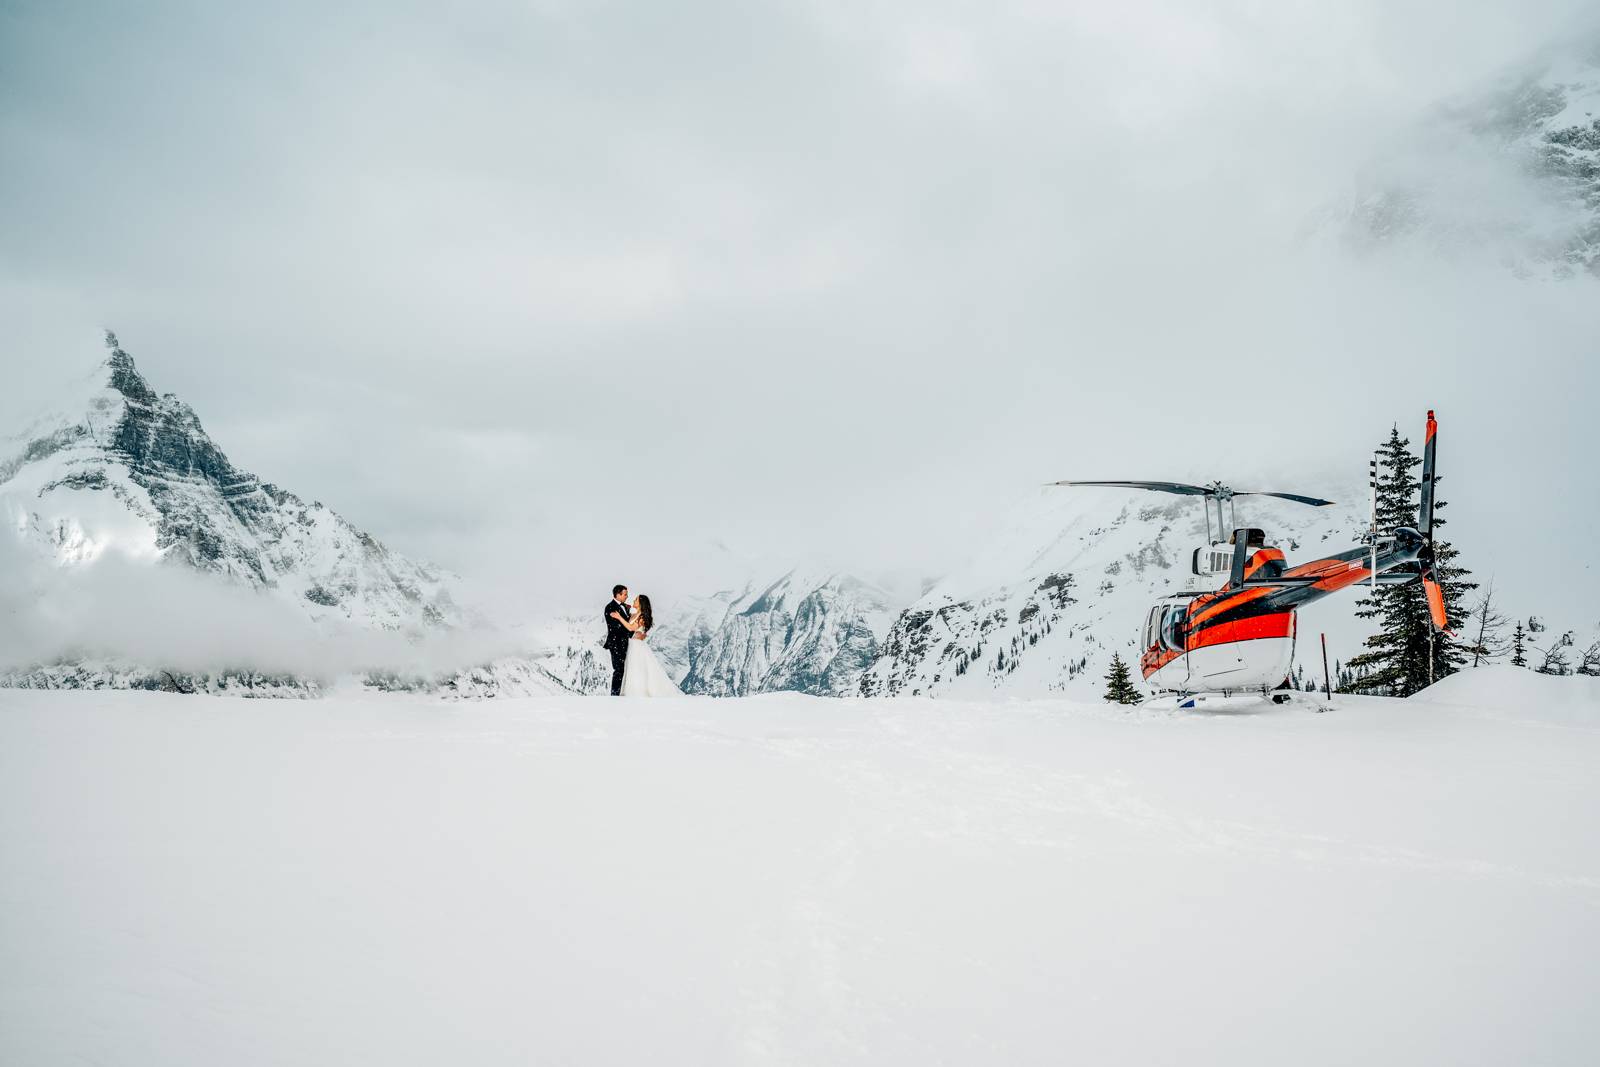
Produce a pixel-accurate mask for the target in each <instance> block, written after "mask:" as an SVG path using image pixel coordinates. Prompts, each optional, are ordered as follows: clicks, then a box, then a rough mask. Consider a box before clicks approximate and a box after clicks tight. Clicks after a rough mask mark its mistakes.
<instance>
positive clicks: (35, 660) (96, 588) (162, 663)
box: [0, 536, 530, 681]
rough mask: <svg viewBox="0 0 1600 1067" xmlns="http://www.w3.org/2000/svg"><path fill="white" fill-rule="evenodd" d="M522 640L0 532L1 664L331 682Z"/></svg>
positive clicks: (520, 649) (475, 659)
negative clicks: (397, 622)
mask: <svg viewBox="0 0 1600 1067" xmlns="http://www.w3.org/2000/svg"><path fill="white" fill-rule="evenodd" d="M529 651H530V649H529V647H528V646H527V645H526V643H519V642H518V641H516V640H515V639H514V638H513V637H512V636H511V635H509V634H506V633H496V632H486V631H455V632H444V633H440V632H431V633H425V634H403V633H399V632H383V631H373V630H365V629H361V628H358V627H355V626H353V625H350V624H348V623H343V622H341V621H338V620H326V621H313V620H312V619H310V618H309V617H308V616H307V615H306V614H305V613H304V612H302V611H300V610H298V609H297V608H296V606H295V605H293V604H291V603H289V602H287V601H285V600H283V599H281V598H279V597H277V596H274V595H272V594H270V593H265V592H256V591H252V590H249V589H245V588H241V587H238V586H234V585H231V584H229V583H227V582H225V581H223V580H221V579H218V578H216V577H214V576H211V575H206V574H201V573H199V572H196V571H193V570H190V569H189V568H187V567H184V566H182V565H181V564H167V563H151V562H148V561H139V560H133V559H129V558H127V557H124V556H121V555H118V554H116V553H114V552H113V553H107V554H106V555H104V556H101V557H100V558H99V559H97V560H95V561H94V562H92V563H84V564H77V565H72V566H58V565H55V564H53V563H51V562H49V561H47V560H45V559H44V558H43V557H41V556H40V555H39V553H37V552H36V551H34V550H33V548H32V547H31V546H29V545H27V544H25V543H23V542H21V541H20V540H19V539H17V538H15V537H11V536H0V669H23V668H28V667H33V666H39V665H45V664H50V663H57V662H77V661H84V662H115V663H129V664H135V665H138V666H140V667H143V668H147V669H151V670H171V671H175V672H185V673H218V672H226V671H230V670H248V671H258V672H261V673H263V674H275V675H290V676H294V677H297V678H305V679H315V680H319V681H331V680H333V679H335V678H338V677H340V676H342V675H348V674H356V673H365V672H369V671H376V672H386V673H396V674H402V675H407V676H413V675H419V676H433V675H437V674H439V673H443V672H447V671H451V670H456V669H461V668H464V667H469V666H473V665H476V664H479V663H484V662H487V661H489V660H491V659H494V658H497V657H499V656H503V655H511V654H517V653H521V654H526V653H527V652H529Z"/></svg>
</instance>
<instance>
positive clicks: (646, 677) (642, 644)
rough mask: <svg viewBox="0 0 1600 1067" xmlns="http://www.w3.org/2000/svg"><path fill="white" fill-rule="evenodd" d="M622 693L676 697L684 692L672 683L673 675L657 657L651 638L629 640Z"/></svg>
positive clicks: (624, 664) (623, 668) (623, 672)
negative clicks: (652, 647)
mask: <svg viewBox="0 0 1600 1067" xmlns="http://www.w3.org/2000/svg"><path fill="white" fill-rule="evenodd" d="M622 695H623V696H625V697H675V696H682V695H683V693H682V691H681V690H679V689H678V687H677V686H675V685H673V684H672V676H671V675H669V674H668V673H667V669H666V668H665V667H663V666H662V665H661V661H660V660H658V659H656V654H655V652H654V651H653V650H652V649H651V648H650V640H649V638H648V637H647V638H645V639H644V640H642V641H641V640H639V639H638V638H634V639H632V640H630V641H629V642H628V658H627V659H626V660H625V661H624V662H623V664H622Z"/></svg>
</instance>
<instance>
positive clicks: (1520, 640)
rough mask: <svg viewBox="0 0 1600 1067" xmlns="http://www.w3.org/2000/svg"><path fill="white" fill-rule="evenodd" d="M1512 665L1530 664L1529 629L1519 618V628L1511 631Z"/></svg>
mask: <svg viewBox="0 0 1600 1067" xmlns="http://www.w3.org/2000/svg"><path fill="white" fill-rule="evenodd" d="M1511 665H1512V666H1513V667H1526V666H1527V665H1528V631H1527V630H1525V629H1524V628H1523V626H1522V620H1521V619H1518V620H1517V628H1516V629H1515V630H1512V631H1511Z"/></svg>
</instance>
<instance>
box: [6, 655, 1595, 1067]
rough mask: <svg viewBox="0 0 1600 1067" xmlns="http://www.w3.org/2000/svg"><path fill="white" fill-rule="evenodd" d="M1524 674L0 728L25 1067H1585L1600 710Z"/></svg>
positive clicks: (345, 702) (9, 1046)
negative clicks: (1373, 695)
mask: <svg viewBox="0 0 1600 1067" xmlns="http://www.w3.org/2000/svg"><path fill="white" fill-rule="evenodd" d="M1507 670H1510V669H1509V668H1507V669H1501V670H1497V671H1494V672H1486V673H1485V674H1484V675H1483V678H1484V679H1487V680H1488V681H1489V682H1492V685H1488V686H1487V687H1486V688H1485V689H1484V690H1483V691H1484V692H1487V693H1489V694H1490V696H1491V697H1492V698H1493V700H1494V703H1493V706H1489V707H1484V706H1477V705H1479V704H1482V703H1483V700H1484V699H1487V698H1483V697H1478V698H1477V699H1469V698H1473V697H1474V694H1475V693H1477V692H1478V691H1479V690H1478V689H1477V688H1476V687H1474V685H1472V684H1470V683H1471V680H1472V679H1471V676H1468V678H1457V679H1451V680H1450V681H1449V682H1448V683H1445V684H1444V685H1443V686H1441V687H1440V688H1439V691H1437V692H1433V693H1431V694H1430V698H1429V699H1428V700H1413V701H1410V702H1400V701H1388V700H1380V699H1362V698H1339V699H1338V701H1337V703H1336V704H1335V706H1334V708H1333V710H1332V711H1330V712H1329V713H1327V714H1316V713H1314V712H1313V711H1311V710H1309V709H1308V708H1305V707H1298V708H1291V709H1285V710H1265V709H1263V710H1261V711H1259V712H1257V713H1232V714H1214V715H1195V714H1186V715H1181V716H1180V715H1175V714H1163V713H1156V712H1153V711H1148V710H1145V711H1132V712H1123V711H1119V710H1116V709H1112V708H1110V707H1108V706H1105V705H1098V706H1096V705H1089V704H1074V703H1070V702H1067V701H1064V700H1040V701H1037V702H1010V703H998V704H989V705H983V704H978V703H972V702H965V701H961V700H959V699H952V698H946V699H942V700H938V701H930V700H918V699H909V698H908V699H900V700H893V701H888V700H849V699H847V700H820V699H815V698H809V697H804V696H799V695H794V694H783V695H772V696H763V697H756V698H748V699H730V700H711V699H706V698H692V697H691V698H682V699H676V700H670V701H652V702H649V703H646V702H642V701H626V700H595V699H584V698H580V697H574V696H562V697H552V698H532V699H526V700H502V701H496V702H494V703H492V704H485V703H466V702H459V701H458V702H445V701H441V700H437V699H432V698H425V697H415V698H413V697H396V696H389V697H379V696H376V695H370V694H364V695H363V694H357V695H351V696H334V697H330V698H329V699H327V700H324V701H320V702H316V703H300V702H273V703H271V704H263V703H262V702H250V701H244V700H237V699H233V698H227V697H219V698H212V699H199V698H186V697H180V696H176V695H167V694H160V693H143V692H33V691H0V841H3V842H4V848H3V852H0V1062H4V1063H7V1064H27V1065H29V1067H51V1065H57V1064H80V1063H107V1064H111V1063H115V1064H120V1065H142V1064H149V1065H161V1067H176V1065H189V1064H193V1065H202V1064H203V1065H207V1067H213V1065H216V1064H228V1065H230V1067H245V1065H253V1064H262V1065H266V1064H271V1065H282V1064H355V1063H372V1064H385V1065H395V1064H440V1063H461V1064H474V1065H482V1064H516V1065H525V1064H536V1063H584V1064H637V1063H652V1064H661V1063H668V1064H695V1065H704V1064H830V1065H831V1064H869V1063H870V1064H917V1065H923V1064H933V1063H946V1064H1050V1065H1057V1064H1066V1063H1094V1064H1106V1063H1126V1064H1164V1063H1172V1064H1177V1063H1182V1064H1185V1065H1200V1064H1226V1065H1228V1067H1238V1065H1242V1064H1272V1065H1281V1064H1286V1063H1292V1064H1351V1063H1386V1064H1408V1065H1411V1064H1508V1063H1541V1064H1567V1063H1570V1064H1580V1063H1592V1062H1593V1060H1594V1050H1595V1049H1596V1048H1597V1047H1600V1014H1597V1013H1596V1012H1595V1011H1594V1010H1593V994H1594V990H1595V989H1596V988H1600V938H1597V934H1600V832H1597V830H1596V825H1597V820H1596V815H1597V814H1600V810H1597V800H1600V777H1597V776H1596V774H1595V773H1594V772H1595V768H1596V766H1597V765H1600V694H1596V693H1594V692H1593V690H1592V687H1591V686H1589V683H1590V682H1591V680H1589V679H1537V680H1536V687H1534V688H1530V687H1529V686H1527V685H1524V684H1523V682H1524V681H1526V680H1531V679H1532V676H1530V675H1526V674H1525V673H1524V674H1510V675H1508V674H1506V671H1507ZM1569 683H1570V684H1569ZM1551 685H1555V686H1560V687H1562V688H1561V690H1560V694H1561V698H1560V699H1559V700H1557V699H1555V697H1553V696H1552V693H1554V690H1552V691H1551V692H1548V693H1547V692H1545V691H1544V687H1548V686H1551ZM1551 702H1553V703H1555V704H1559V705H1560V708H1559V714H1546V711H1547V710H1548V708H1547V704H1549V703H1551Z"/></svg>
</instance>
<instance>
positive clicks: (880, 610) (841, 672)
mask: <svg viewBox="0 0 1600 1067" xmlns="http://www.w3.org/2000/svg"><path fill="white" fill-rule="evenodd" d="M890 618H891V612H890V609H889V602H888V598H887V595H886V594H884V593H883V592H882V591H881V590H878V589H876V588H874V587H872V586H870V585H868V584H866V583H865V582H862V581H859V580H857V579H854V578H850V577H848V576H846V575H820V576H819V575H807V574H804V573H802V572H799V571H795V572H791V573H789V574H787V575H785V576H784V577H783V578H781V579H779V580H778V581H777V582H774V583H772V584H770V585H767V586H765V587H763V588H761V589H760V590H759V591H757V592H747V593H746V594H744V595H743V596H741V597H739V598H738V599H736V600H734V601H732V602H731V603H730V604H729V605H728V609H727V613H726V615H725V616H724V617H723V619H722V621H721V624H720V625H718V626H716V627H715V628H714V629H709V632H707V633H705V634H704V635H703V639H702V638H699V637H697V638H695V639H693V640H691V641H689V642H686V644H687V645H688V646H690V652H689V664H688V670H687V672H686V673H685V675H684V677H683V681H682V686H683V689H684V691H685V692H690V693H705V694H709V695H712V696H745V695H749V694H753V693H768V692H776V691H794V692H801V693H812V694H816V695H823V696H837V695H842V694H847V693H851V692H854V691H855V689H856V687H857V685H858V683H859V679H860V677H861V672H862V671H863V670H864V669H865V668H866V666H867V665H868V664H869V663H871V662H872V659H873V657H874V656H875V654H876V652H877V646H878V640H879V637H880V636H881V635H882V634H883V633H884V631H885V629H886V627H887V624H888V621H889V619H890Z"/></svg>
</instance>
